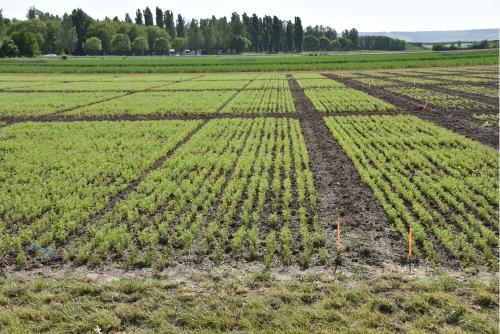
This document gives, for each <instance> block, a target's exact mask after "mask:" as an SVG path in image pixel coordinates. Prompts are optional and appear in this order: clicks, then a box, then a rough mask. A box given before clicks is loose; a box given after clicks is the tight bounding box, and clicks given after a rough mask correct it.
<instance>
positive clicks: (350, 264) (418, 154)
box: [0, 51, 499, 333]
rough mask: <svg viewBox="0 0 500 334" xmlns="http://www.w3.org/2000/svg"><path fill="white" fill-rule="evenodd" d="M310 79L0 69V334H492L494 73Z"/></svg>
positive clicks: (439, 57) (343, 66)
mask: <svg viewBox="0 0 500 334" xmlns="http://www.w3.org/2000/svg"><path fill="white" fill-rule="evenodd" d="M304 59H310V58H309V57H308V56H302V55H297V56H287V57H285V56H281V55H279V56H272V57H271V56H258V57H252V56H248V58H245V57H239V56H235V57H220V58H218V57H192V58H187V57H171V58H169V59H160V58H154V57H151V59H148V58H146V57H144V58H141V57H137V58H132V59H121V58H103V59H100V58H99V59H92V58H90V57H89V58H87V59H71V58H70V59H68V60H67V61H65V62H63V61H59V60H48V59H43V60H40V62H32V61H31V60H23V61H21V60H6V61H3V60H2V61H0V72H8V73H5V74H2V75H1V76H0V101H2V103H0V256H1V257H0V268H1V269H0V270H1V272H2V274H0V314H2V316H1V317H0V332H3V331H5V332H50V331H55V332H103V333H104V332H106V333H107V332H161V331H165V330H166V331H170V332H203V331H205V332H262V331H263V332H300V333H302V332H303V333H308V332H391V333H392V332H394V333H396V332H435V331H440V330H442V331H443V332H467V333H469V332H471V333H484V332H497V331H498V322H497V319H496V317H497V316H498V305H499V301H498V286H499V284H498V278H497V274H498V270H499V263H498V256H499V253H498V247H499V233H498V229H499V223H498V221H499V195H498V194H499V177H498V169H499V153H498V82H497V81H495V80H498V67H497V66H498V65H497V64H498V53H497V52H496V53H495V52H493V51H470V52H451V51H450V52H446V53H434V52H433V53H430V52H429V53H426V54H425V57H424V56H423V55H422V54H420V53H400V54H398V53H393V54H372V55H363V54H356V55H333V56H332V55H330V56H316V57H314V60H315V62H310V61H306V60H304ZM21 63H23V64H24V66H21V65H20V64H21ZM119 64H120V66H118V65H119ZM475 64H477V65H478V66H470V65H475ZM46 65H50V66H46ZM445 65H447V66H452V65H457V66H455V67H446V68H442V67H440V68H437V67H435V66H445ZM393 67H394V69H392V68H393ZM402 67H403V68H402ZM407 67H408V68H407ZM7 69H10V71H7ZM113 69H115V72H113V71H112V70H113ZM345 70H348V71H345ZM24 71H28V72H29V71H32V72H33V73H31V74H25V73H16V72H24ZM41 72H48V73H47V74H41ZM65 72H68V73H67V74H66V73H65ZM101 72H102V73H101ZM128 72H130V73H128ZM144 72H153V73H144ZM171 72H172V73H171ZM174 72H175V73H174ZM177 72H179V73H177ZM181 72H186V73H181ZM216 72H220V73H216ZM162 73H163V74H162ZM457 78H458V79H457ZM469 79H470V80H469ZM69 301H71V307H69V306H67V305H69Z"/></svg>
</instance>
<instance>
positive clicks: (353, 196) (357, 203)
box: [289, 79, 405, 266]
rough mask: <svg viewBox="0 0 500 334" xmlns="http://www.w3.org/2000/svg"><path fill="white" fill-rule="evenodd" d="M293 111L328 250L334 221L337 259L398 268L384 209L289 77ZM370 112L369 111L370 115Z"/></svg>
mask: <svg viewBox="0 0 500 334" xmlns="http://www.w3.org/2000/svg"><path fill="white" fill-rule="evenodd" d="M289 82H290V87H291V89H292V93H293V96H294V99H295V104H296V108H297V112H298V113H299V115H301V116H302V117H301V126H302V134H303V136H304V140H305V142H306V145H307V148H308V153H309V159H310V168H311V171H312V172H313V175H314V183H315V187H316V191H317V192H318V194H319V198H320V205H319V216H320V217H319V218H320V223H321V225H322V228H323V230H324V231H325V233H326V234H327V239H328V241H329V242H330V243H331V244H332V243H333V247H330V248H331V249H336V240H337V221H339V222H340V224H341V228H340V230H341V260H342V261H343V262H348V263H360V264H368V265H375V266H387V265H394V264H400V263H402V260H403V254H404V247H405V246H404V244H403V242H402V238H401V236H400V235H399V234H398V233H397V232H396V230H395V229H394V228H393V227H392V224H391V223H390V222H389V220H388V218H387V216H386V215H385V213H384V210H383V208H382V206H381V205H380V204H379V203H378V201H376V199H375V198H374V197H373V194H372V192H371V190H370V189H369V187H368V186H367V185H365V184H364V183H363V181H362V180H361V178H360V176H359V174H358V172H357V171H356V169H355V167H354V165H353V164H352V162H351V160H350V159H349V158H348V157H347V155H346V154H345V152H344V151H343V150H342V148H341V147H340V145H339V144H338V143H337V142H335V141H334V140H333V138H332V136H331V134H330V131H329V130H328V128H327V127H326V125H325V123H324V121H323V116H327V115H325V114H324V113H319V112H317V111H316V110H315V109H314V106H313V105H312V103H311V102H310V101H309V99H308V98H307V97H306V96H305V94H304V91H303V90H302V89H301V88H300V87H299V86H298V84H297V82H296V81H295V80H292V79H290V81H289ZM370 114H372V113H370Z"/></svg>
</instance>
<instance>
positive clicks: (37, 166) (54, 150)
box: [0, 121, 200, 265]
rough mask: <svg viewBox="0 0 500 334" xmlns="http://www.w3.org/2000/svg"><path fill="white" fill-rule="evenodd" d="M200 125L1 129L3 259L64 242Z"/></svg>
mask: <svg viewBox="0 0 500 334" xmlns="http://www.w3.org/2000/svg"><path fill="white" fill-rule="evenodd" d="M199 124H200V122H199V121H162V122H119V123H118V122H75V123H48V124H41V123H19V124H14V125H11V126H9V127H7V128H2V129H0V161H1V162H2V163H1V164H0V255H1V256H2V258H3V259H6V257H4V256H5V255H6V254H12V256H16V257H17V258H18V261H19V264H21V265H22V263H23V262H24V257H25V254H24V252H22V250H23V249H24V248H25V247H26V246H27V245H29V244H30V243H31V242H32V241H37V242H38V243H39V244H41V245H43V246H48V247H49V248H54V247H56V246H61V245H64V244H66V243H67V242H68V240H69V239H70V238H71V237H72V236H73V235H74V234H75V233H77V231H79V230H80V229H82V228H83V227H84V226H86V224H88V222H89V221H90V219H92V217H93V216H94V215H95V214H96V213H97V212H99V211H100V210H102V209H103V208H104V207H105V206H106V203H107V202H109V200H110V198H111V197H113V196H115V195H117V194H118V193H120V192H122V191H123V190H124V189H125V188H126V187H127V186H128V185H129V184H130V183H131V182H132V181H134V180H135V179H137V178H138V177H139V176H140V175H141V174H142V173H143V171H144V170H145V169H146V168H147V167H148V166H150V165H152V164H153V163H154V162H155V161H156V160H157V159H158V158H160V157H161V156H163V155H164V154H165V153H167V152H168V151H169V150H171V149H172V148H174V146H175V145H176V144H177V143H179V142H180V141H181V140H182V139H184V138H185V137H186V136H187V135H188V134H189V133H190V132H191V131H193V130H194V129H195V127H196V126H197V125H199Z"/></svg>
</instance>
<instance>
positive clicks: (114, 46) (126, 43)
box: [111, 34, 131, 55]
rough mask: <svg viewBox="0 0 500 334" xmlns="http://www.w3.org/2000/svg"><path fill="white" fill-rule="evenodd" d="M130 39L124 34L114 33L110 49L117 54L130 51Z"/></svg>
mask: <svg viewBox="0 0 500 334" xmlns="http://www.w3.org/2000/svg"><path fill="white" fill-rule="evenodd" d="M130 49H131V43H130V39H129V38H128V36H127V35H125V34H116V35H115V36H114V37H113V40H112V41H111V51H112V52H113V53H114V54H117V55H126V54H128V53H129V52H130Z"/></svg>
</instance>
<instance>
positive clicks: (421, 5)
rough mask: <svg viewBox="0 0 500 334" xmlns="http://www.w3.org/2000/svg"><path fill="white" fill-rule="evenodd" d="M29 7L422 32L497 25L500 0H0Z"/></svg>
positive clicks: (18, 11)
mask: <svg viewBox="0 0 500 334" xmlns="http://www.w3.org/2000/svg"><path fill="white" fill-rule="evenodd" d="M30 6H35V7H37V8H38V9H40V10H42V11H44V12H46V11H49V12H51V13H53V14H64V13H65V12H68V13H69V12H70V11H71V10H72V9H73V8H76V7H80V8H82V9H83V10H84V11H85V12H87V13H88V14H89V15H91V16H92V17H93V18H99V19H103V18H104V17H105V16H109V17H114V16H115V15H117V16H118V17H120V19H123V18H124V16H125V13H127V12H128V13H129V14H130V16H131V17H132V19H133V18H134V17H135V11H136V9H137V8H141V9H144V8H145V7H146V6H149V7H150V8H151V10H153V14H154V9H155V7H156V6H159V7H160V8H161V9H162V10H164V11H165V10H167V9H170V10H173V12H174V15H175V16H177V14H178V13H181V14H182V15H183V16H184V17H186V18H188V19H189V18H197V19H199V18H200V17H210V16H211V15H215V16H217V17H219V16H227V17H230V15H231V12H233V11H236V12H238V13H240V15H241V14H242V13H243V12H245V11H246V12H247V14H252V13H254V12H255V13H256V14H258V15H259V16H262V15H264V14H268V15H277V16H278V17H279V18H281V19H292V20H293V17H294V16H296V15H298V16H300V17H301V18H302V24H303V26H304V27H305V26H307V25H315V24H323V25H325V26H326V25H329V26H331V27H333V28H335V29H337V31H340V30H342V29H345V28H351V27H355V28H357V29H358V30H359V31H365V32H375V31H423V30H461V29H481V28H499V21H500V20H499V19H498V17H500V16H499V13H500V1H498V0H475V1H470V0H469V1H465V0H419V1H417V0H414V1H409V0H399V1H398V0H378V1H377V0H374V1H370V0H347V1H345V0H344V1H332V0H307V1H306V0H281V1H273V0H251V1H235V0H204V1H201V0H182V1H158V0H157V2H154V1H151V0H87V1H82V0H80V1H75V0H14V1H12V0H10V1H9V0H0V8H3V13H4V16H6V17H9V18H12V17H16V18H24V17H25V15H26V12H27V10H28V8H29V7H30Z"/></svg>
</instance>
